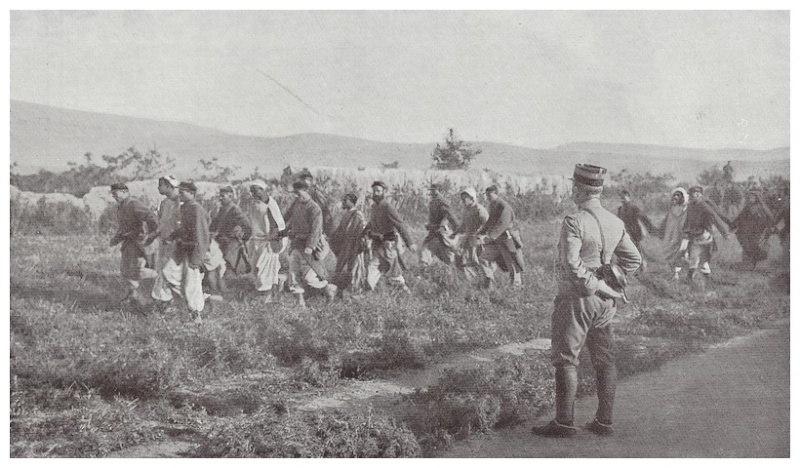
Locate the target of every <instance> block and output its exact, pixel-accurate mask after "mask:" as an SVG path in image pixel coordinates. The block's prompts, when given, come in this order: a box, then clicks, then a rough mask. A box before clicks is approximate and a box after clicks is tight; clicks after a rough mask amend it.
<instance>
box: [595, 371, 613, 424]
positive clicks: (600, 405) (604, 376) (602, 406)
mask: <svg viewBox="0 0 800 468" xmlns="http://www.w3.org/2000/svg"><path fill="white" fill-rule="evenodd" d="M595 374H596V378H597V415H596V418H597V420H598V421H600V422H601V423H603V424H608V425H611V422H612V419H613V416H614V395H615V394H616V391H617V367H616V366H615V365H613V364H611V365H608V366H600V367H597V368H595Z"/></svg>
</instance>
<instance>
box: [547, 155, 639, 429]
mask: <svg viewBox="0 0 800 468" xmlns="http://www.w3.org/2000/svg"><path fill="white" fill-rule="evenodd" d="M605 173H606V170H605V169H604V168H602V167H597V166H591V165H585V164H578V165H576V166H575V171H574V175H573V186H572V199H573V200H574V201H575V204H576V205H578V207H579V208H580V211H579V212H578V213H576V214H573V215H569V216H567V217H566V218H564V222H563V224H562V225H561V236H560V238H559V241H558V247H557V248H558V259H557V265H556V278H557V282H558V294H557V296H556V299H555V303H554V309H553V317H552V326H551V328H550V330H551V335H552V361H553V366H554V367H555V369H556V382H555V384H556V417H555V419H553V420H552V421H550V423H549V424H546V425H544V426H537V427H534V428H533V433H534V434H537V435H540V436H544V437H567V436H571V435H574V434H575V433H577V428H576V427H575V426H574V423H575V394H576V392H577V389H578V355H579V354H580V352H581V348H583V345H584V343H585V344H586V345H587V346H588V347H589V354H590V355H591V359H592V365H593V366H594V369H595V375H596V377H595V378H596V382H597V399H598V408H597V414H596V416H595V419H594V420H593V421H592V422H590V423H587V424H586V425H585V426H584V427H585V428H586V429H588V430H590V431H592V432H594V433H596V434H599V435H611V434H612V433H613V432H614V430H613V428H612V425H611V423H612V415H613V414H612V413H613V407H614V393H615V390H616V373H617V372H616V367H615V365H614V353H613V333H612V329H611V320H612V319H613V317H614V314H615V313H616V310H617V307H616V304H617V302H616V301H617V300H620V299H623V300H624V297H625V296H624V293H623V292H622V291H620V290H617V289H613V288H612V287H611V286H610V285H609V284H608V283H607V281H612V280H611V279H609V278H605V277H599V276H598V274H597V271H598V269H600V267H601V265H606V264H607V262H609V261H610V258H611V255H612V254H614V255H616V256H617V261H618V268H619V269H621V272H622V274H624V275H630V274H631V273H633V272H634V271H636V269H637V268H639V265H640V263H641V257H640V255H639V252H638V251H637V250H636V246H635V245H634V243H633V241H632V240H631V238H630V236H628V233H627V232H626V231H625V225H624V224H623V223H622V221H620V219H619V218H617V217H616V216H614V215H613V214H611V212H609V211H607V210H606V209H604V208H603V207H602V206H601V205H600V194H601V193H602V191H603V177H604V174H605ZM603 270H605V268H604V269H603ZM603 270H601V271H603ZM623 282H624V280H623ZM612 284H613V281H612Z"/></svg>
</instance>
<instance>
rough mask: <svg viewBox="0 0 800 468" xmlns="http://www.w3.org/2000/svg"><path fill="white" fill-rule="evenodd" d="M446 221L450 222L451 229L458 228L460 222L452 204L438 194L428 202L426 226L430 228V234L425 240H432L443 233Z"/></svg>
mask: <svg viewBox="0 0 800 468" xmlns="http://www.w3.org/2000/svg"><path fill="white" fill-rule="evenodd" d="M445 222H447V223H449V225H450V229H451V230H454V229H456V228H457V227H458V224H459V223H458V219H456V217H455V215H453V212H452V210H451V209H450V204H449V203H447V201H446V200H445V199H444V198H442V196H441V195H436V196H435V197H433V198H432V199H431V201H430V203H428V224H427V225H426V226H425V227H426V228H427V230H428V236H427V237H426V238H425V241H424V242H427V241H429V240H432V239H434V238H436V237H437V236H438V235H439V234H441V232H442V229H443V228H444V226H445ZM424 242H423V243H424Z"/></svg>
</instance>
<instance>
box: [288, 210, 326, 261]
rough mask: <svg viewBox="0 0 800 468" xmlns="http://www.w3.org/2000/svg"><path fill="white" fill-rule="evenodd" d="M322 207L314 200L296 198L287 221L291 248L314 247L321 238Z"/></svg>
mask: <svg viewBox="0 0 800 468" xmlns="http://www.w3.org/2000/svg"><path fill="white" fill-rule="evenodd" d="M322 224H323V221H322V209H321V208H320V207H319V205H317V204H316V202H314V200H307V201H303V200H301V199H299V198H298V199H297V200H296V201H295V202H294V204H293V205H292V218H291V220H289V222H288V226H289V239H290V240H291V241H292V248H293V249H300V250H303V249H306V248H309V249H315V248H316V247H317V246H318V245H319V242H320V239H321V238H322Z"/></svg>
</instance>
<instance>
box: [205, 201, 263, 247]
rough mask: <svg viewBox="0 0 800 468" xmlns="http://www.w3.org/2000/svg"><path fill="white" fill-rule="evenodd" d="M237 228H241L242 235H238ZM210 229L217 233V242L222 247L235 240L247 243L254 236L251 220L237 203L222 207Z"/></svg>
mask: <svg viewBox="0 0 800 468" xmlns="http://www.w3.org/2000/svg"><path fill="white" fill-rule="evenodd" d="M236 227H239V228H241V234H240V235H237V233H236ZM209 229H210V230H211V232H216V233H217V241H218V242H219V243H220V245H223V244H225V243H228V242H231V241H234V240H235V241H239V240H243V241H246V240H248V239H250V236H251V235H252V234H253V228H252V226H251V224H250V220H249V219H248V218H247V216H245V214H244V212H243V211H242V209H241V208H239V205H237V204H236V203H231V204H230V205H228V206H222V207H220V209H219V213H217V216H216V217H215V218H214V220H213V221H211V226H210V227H209Z"/></svg>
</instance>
